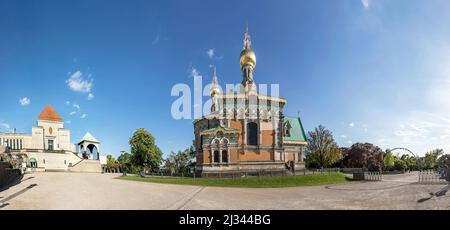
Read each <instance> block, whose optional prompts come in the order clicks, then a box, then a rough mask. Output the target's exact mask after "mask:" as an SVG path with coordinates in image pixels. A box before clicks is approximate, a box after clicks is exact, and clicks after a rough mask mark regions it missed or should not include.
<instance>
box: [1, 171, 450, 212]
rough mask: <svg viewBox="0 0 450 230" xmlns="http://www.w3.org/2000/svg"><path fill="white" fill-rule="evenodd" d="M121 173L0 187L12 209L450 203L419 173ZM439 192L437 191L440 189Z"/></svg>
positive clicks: (47, 176)
mask: <svg viewBox="0 0 450 230" xmlns="http://www.w3.org/2000/svg"><path fill="white" fill-rule="evenodd" d="M117 176H119V175H118V174H115V175H114V174H96V173H63V172H45V173H33V174H26V175H25V176H24V178H23V179H22V182H21V183H19V184H17V185H14V186H12V187H10V188H8V189H6V190H3V191H1V192H0V210H7V209H39V210H40V209H44V210H46V209H100V210H102V209H108V210H111V209H450V194H448V193H445V190H446V189H448V185H446V184H441V185H437V184H435V185H422V184H417V183H416V182H417V173H407V174H403V175H386V176H383V181H380V182H348V183H344V184H337V185H329V186H308V187H293V188H220V187H201V186H189V185H171V184H157V183H146V182H136V181H127V180H118V179H114V178H115V177H117ZM436 194H437V195H436Z"/></svg>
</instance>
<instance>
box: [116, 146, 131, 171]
mask: <svg viewBox="0 0 450 230" xmlns="http://www.w3.org/2000/svg"><path fill="white" fill-rule="evenodd" d="M117 161H118V162H119V165H120V167H121V168H122V169H123V170H126V171H127V172H131V168H132V166H133V162H132V159H131V154H129V153H127V152H125V151H122V153H121V154H120V156H119V157H117Z"/></svg>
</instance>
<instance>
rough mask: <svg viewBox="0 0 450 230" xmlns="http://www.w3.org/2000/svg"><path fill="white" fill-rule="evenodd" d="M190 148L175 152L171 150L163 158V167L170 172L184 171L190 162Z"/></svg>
mask: <svg viewBox="0 0 450 230" xmlns="http://www.w3.org/2000/svg"><path fill="white" fill-rule="evenodd" d="M191 150H192V149H191V148H187V149H185V150H183V151H178V152H177V153H175V152H171V153H170V155H169V157H168V158H167V159H166V160H165V165H164V167H165V168H166V169H168V170H170V172H171V173H186V172H188V166H189V164H190V163H192V158H193V157H192V151H191Z"/></svg>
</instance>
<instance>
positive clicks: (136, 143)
mask: <svg viewBox="0 0 450 230" xmlns="http://www.w3.org/2000/svg"><path fill="white" fill-rule="evenodd" d="M129 143H130V146H131V156H132V157H131V159H132V162H133V164H135V165H136V166H139V167H141V169H142V172H144V170H145V167H149V168H150V169H151V170H153V171H154V170H156V169H158V168H159V165H160V164H161V161H162V152H161V150H160V149H159V148H158V146H157V145H156V143H155V138H154V137H153V136H152V134H151V133H150V132H148V131H147V130H145V129H143V128H139V129H137V130H136V131H135V132H134V134H133V136H132V137H131V138H130V142H129Z"/></svg>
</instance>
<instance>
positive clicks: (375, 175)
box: [364, 172, 383, 181]
mask: <svg viewBox="0 0 450 230" xmlns="http://www.w3.org/2000/svg"><path fill="white" fill-rule="evenodd" d="M382 179H383V176H382V174H381V172H365V173H364V180H368V181H381V180H382Z"/></svg>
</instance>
